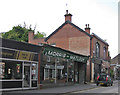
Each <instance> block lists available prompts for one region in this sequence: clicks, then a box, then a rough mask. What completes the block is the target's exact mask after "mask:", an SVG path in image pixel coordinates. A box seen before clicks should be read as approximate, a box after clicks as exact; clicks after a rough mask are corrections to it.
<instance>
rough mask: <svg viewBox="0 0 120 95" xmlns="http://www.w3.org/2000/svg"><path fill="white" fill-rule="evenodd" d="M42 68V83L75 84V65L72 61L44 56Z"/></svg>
mask: <svg viewBox="0 0 120 95" xmlns="http://www.w3.org/2000/svg"><path fill="white" fill-rule="evenodd" d="M47 59H49V61H48V60H47ZM42 66H43V77H44V78H43V80H42V83H53V84H54V83H67V82H74V63H73V62H72V61H71V60H70V62H69V60H67V59H63V58H56V57H50V56H45V55H43V64H42Z"/></svg>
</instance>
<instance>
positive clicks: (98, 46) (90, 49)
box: [29, 10, 109, 81]
mask: <svg viewBox="0 0 120 95" xmlns="http://www.w3.org/2000/svg"><path fill="white" fill-rule="evenodd" d="M64 16H65V22H64V23H63V24H62V25H61V26H60V27H58V28H57V29H56V30H55V31H54V32H53V33H51V34H50V35H49V36H48V37H46V38H44V39H33V38H34V33H33V32H29V42H30V43H33V44H34V43H35V44H40V43H46V44H49V45H53V46H56V47H59V48H62V49H65V50H69V51H71V52H74V53H77V54H82V55H86V56H90V57H89V61H88V62H87V69H86V70H87V71H86V72H87V74H86V79H87V81H90V80H92V81H94V80H95V79H96V77H97V74H99V73H101V71H104V72H107V73H108V69H109V62H108V46H109V45H108V43H107V42H105V41H104V40H103V39H101V38H100V37H98V36H97V35H96V34H95V33H93V34H91V33H90V27H89V24H86V27H85V30H83V29H81V28H80V27H78V26H77V25H75V24H73V23H72V14H70V13H68V10H66V14H65V15H64ZM36 40H37V41H36ZM105 70H106V71H105Z"/></svg>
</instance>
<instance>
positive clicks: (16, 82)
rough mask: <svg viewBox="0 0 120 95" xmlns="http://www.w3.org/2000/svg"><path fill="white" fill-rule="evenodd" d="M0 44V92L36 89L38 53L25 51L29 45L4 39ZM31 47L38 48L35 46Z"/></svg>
mask: <svg viewBox="0 0 120 95" xmlns="http://www.w3.org/2000/svg"><path fill="white" fill-rule="evenodd" d="M1 42H2V46H0V82H1V88H0V90H2V91H4V90H18V89H33V88H37V87H38V53H37V52H35V51H32V50H31V51H30V49H29V50H27V47H29V46H31V45H28V44H25V43H21V42H16V41H12V40H6V39H1ZM7 43H8V44H7ZM9 45H10V46H9ZM21 46H22V47H21ZM32 47H35V48H38V47H36V46H32ZM24 48H26V49H24Z"/></svg>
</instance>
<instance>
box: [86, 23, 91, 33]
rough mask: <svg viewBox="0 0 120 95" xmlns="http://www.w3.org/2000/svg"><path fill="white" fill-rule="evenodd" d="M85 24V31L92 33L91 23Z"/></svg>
mask: <svg viewBox="0 0 120 95" xmlns="http://www.w3.org/2000/svg"><path fill="white" fill-rule="evenodd" d="M85 26H86V28H85V32H87V33H89V34H90V28H89V24H86V25H85Z"/></svg>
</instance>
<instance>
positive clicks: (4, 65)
mask: <svg viewBox="0 0 120 95" xmlns="http://www.w3.org/2000/svg"><path fill="white" fill-rule="evenodd" d="M0 71H1V73H0V79H10V80H12V79H22V62H19V61H18V62H17V61H9V60H3V61H2V62H0Z"/></svg>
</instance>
